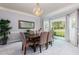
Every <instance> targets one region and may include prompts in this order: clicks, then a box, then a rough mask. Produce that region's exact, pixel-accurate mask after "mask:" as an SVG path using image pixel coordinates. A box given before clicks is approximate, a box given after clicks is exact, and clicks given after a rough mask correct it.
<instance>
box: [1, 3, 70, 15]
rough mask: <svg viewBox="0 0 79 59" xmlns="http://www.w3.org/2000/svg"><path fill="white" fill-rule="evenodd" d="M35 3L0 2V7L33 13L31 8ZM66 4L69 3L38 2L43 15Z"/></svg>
mask: <svg viewBox="0 0 79 59" xmlns="http://www.w3.org/2000/svg"><path fill="white" fill-rule="evenodd" d="M35 5H36V4H35V3H0V6H1V7H5V8H9V9H13V10H17V11H21V12H25V13H30V14H33V8H34V7H35ZM68 5H71V3H40V7H41V8H42V10H43V15H47V14H48V13H51V12H54V11H57V10H59V9H61V8H64V7H67V6H68Z"/></svg>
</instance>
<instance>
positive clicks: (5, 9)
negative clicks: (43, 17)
mask: <svg viewBox="0 0 79 59" xmlns="http://www.w3.org/2000/svg"><path fill="white" fill-rule="evenodd" d="M0 10H4V11H9V12H14V13H18V14H22V15H28V16H32V17H37V16H34V15H32V14H29V13H24V12H21V11H17V10H13V9H9V8H5V7H2V6H0Z"/></svg>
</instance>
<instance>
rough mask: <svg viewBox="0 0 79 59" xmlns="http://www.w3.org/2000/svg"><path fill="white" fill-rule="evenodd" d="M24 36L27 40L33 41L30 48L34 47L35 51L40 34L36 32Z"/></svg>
mask: <svg viewBox="0 0 79 59" xmlns="http://www.w3.org/2000/svg"><path fill="white" fill-rule="evenodd" d="M26 38H27V39H28V40H29V42H31V43H33V45H32V48H33V49H34V52H36V45H37V43H38V42H39V41H40V35H38V34H32V35H26Z"/></svg>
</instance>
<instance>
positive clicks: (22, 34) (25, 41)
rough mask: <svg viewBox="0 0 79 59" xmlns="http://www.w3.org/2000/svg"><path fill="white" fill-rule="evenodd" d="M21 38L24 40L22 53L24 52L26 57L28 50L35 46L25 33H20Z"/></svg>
mask: <svg viewBox="0 0 79 59" xmlns="http://www.w3.org/2000/svg"><path fill="white" fill-rule="evenodd" d="M20 35H21V38H22V51H24V55H25V54H26V49H27V48H28V47H29V46H30V45H33V44H32V43H31V42H30V41H29V40H28V39H27V38H26V37H25V35H24V33H22V32H20Z"/></svg>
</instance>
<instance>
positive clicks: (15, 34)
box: [0, 10, 40, 42]
mask: <svg viewBox="0 0 79 59" xmlns="http://www.w3.org/2000/svg"><path fill="white" fill-rule="evenodd" d="M1 18H3V19H8V20H10V21H11V24H10V26H11V27H12V29H11V34H10V35H9V40H8V42H14V41H18V40H20V35H19V32H22V31H23V32H24V31H26V29H19V28H18V20H24V21H33V22H35V28H34V29H33V30H37V29H39V28H40V19H39V18H38V17H36V16H35V17H34V16H30V15H29V14H26V15H23V14H18V13H15V12H11V11H6V10H0V19H1Z"/></svg>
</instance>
